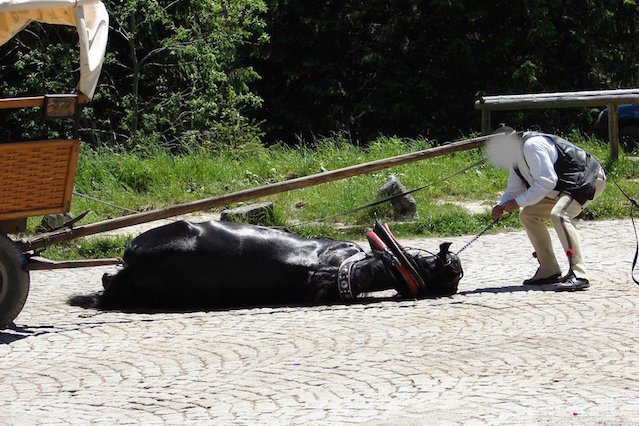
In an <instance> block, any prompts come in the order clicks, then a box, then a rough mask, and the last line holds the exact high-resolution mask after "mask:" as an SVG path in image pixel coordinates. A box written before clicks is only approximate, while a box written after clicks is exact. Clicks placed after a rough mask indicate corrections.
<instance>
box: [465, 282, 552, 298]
mask: <svg viewBox="0 0 639 426" xmlns="http://www.w3.org/2000/svg"><path fill="white" fill-rule="evenodd" d="M518 291H552V292H554V291H555V286H554V285H553V284H547V285H521V284H518V285H510V286H504V287H484V288H477V289H475V290H469V291H460V292H459V293H457V294H458V295H461V296H466V295H469V294H478V293H515V292H518Z"/></svg>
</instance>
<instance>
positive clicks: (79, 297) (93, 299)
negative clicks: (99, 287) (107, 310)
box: [67, 291, 102, 309]
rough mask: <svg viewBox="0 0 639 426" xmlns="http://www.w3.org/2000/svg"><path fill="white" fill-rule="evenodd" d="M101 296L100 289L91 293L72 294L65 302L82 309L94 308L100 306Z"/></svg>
mask: <svg viewBox="0 0 639 426" xmlns="http://www.w3.org/2000/svg"><path fill="white" fill-rule="evenodd" d="M101 296H102V292H101V291H98V292H95V293H91V294H74V295H73V296H71V297H69V298H68V299H67V303H68V304H69V305H71V306H79V307H81V308H84V309H96V308H98V307H99V306H100V297H101Z"/></svg>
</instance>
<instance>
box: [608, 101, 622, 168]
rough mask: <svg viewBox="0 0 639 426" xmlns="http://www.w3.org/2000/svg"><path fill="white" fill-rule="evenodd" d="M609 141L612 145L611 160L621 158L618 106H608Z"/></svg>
mask: <svg viewBox="0 0 639 426" xmlns="http://www.w3.org/2000/svg"><path fill="white" fill-rule="evenodd" d="M608 139H609V143H610V158H611V159H612V160H617V159H618V158H619V119H618V116H617V104H608Z"/></svg>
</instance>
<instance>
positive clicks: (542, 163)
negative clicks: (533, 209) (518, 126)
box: [499, 136, 559, 207]
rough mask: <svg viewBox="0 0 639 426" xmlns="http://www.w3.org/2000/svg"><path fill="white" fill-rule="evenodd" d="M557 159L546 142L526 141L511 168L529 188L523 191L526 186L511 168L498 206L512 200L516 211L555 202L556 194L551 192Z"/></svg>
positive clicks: (539, 139) (540, 140) (531, 139)
mask: <svg viewBox="0 0 639 426" xmlns="http://www.w3.org/2000/svg"><path fill="white" fill-rule="evenodd" d="M557 158H558V153H557V147H556V146H555V144H554V143H553V142H551V141H550V140H548V139H547V138H545V137H543V136H534V137H532V138H530V139H528V140H526V142H525V143H524V145H523V149H522V151H521V155H519V158H518V159H517V163H516V165H515V167H518V168H519V172H520V173H521V175H522V176H523V178H524V179H526V181H527V182H528V184H529V185H530V187H529V188H526V184H525V183H524V182H522V180H521V178H520V177H519V176H518V175H517V173H515V170H514V168H511V169H510V172H509V174H508V187H507V188H506V192H504V195H503V196H502V197H501V201H500V202H499V204H503V203H505V202H506V201H508V200H512V199H514V200H515V201H517V204H519V206H520V207H526V206H532V205H533V204H537V203H538V202H540V201H541V200H543V199H544V198H546V197H548V198H558V197H559V192H558V191H555V190H554V188H555V186H556V185H557V173H556V172H555V162H557Z"/></svg>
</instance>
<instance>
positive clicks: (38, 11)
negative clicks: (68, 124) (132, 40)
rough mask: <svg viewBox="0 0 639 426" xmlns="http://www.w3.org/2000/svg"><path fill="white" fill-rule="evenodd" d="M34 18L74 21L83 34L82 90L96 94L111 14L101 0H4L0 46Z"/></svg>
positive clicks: (0, 14)
mask: <svg viewBox="0 0 639 426" xmlns="http://www.w3.org/2000/svg"><path fill="white" fill-rule="evenodd" d="M31 21H38V22H44V23H47V24H58V25H71V26H74V27H76V28H77V29H78V35H79V38H80V81H79V82H78V90H79V91H80V92H82V93H83V94H84V95H86V96H87V97H88V98H92V97H93V93H94V91H95V87H96V85H97V84H98V77H99V76H100V70H101V69H102V62H103V61H104V53H105V51H106V44H107V38H108V32H109V15H108V14H107V11H106V8H105V7H104V4H102V2H101V1H100V0H0V46H1V45H3V44H4V43H6V42H7V41H8V40H9V39H11V37H13V36H14V35H16V34H17V33H18V32H19V31H20V30H22V29H23V28H24V27H26V26H27V25H29V23H30V22H31Z"/></svg>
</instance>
